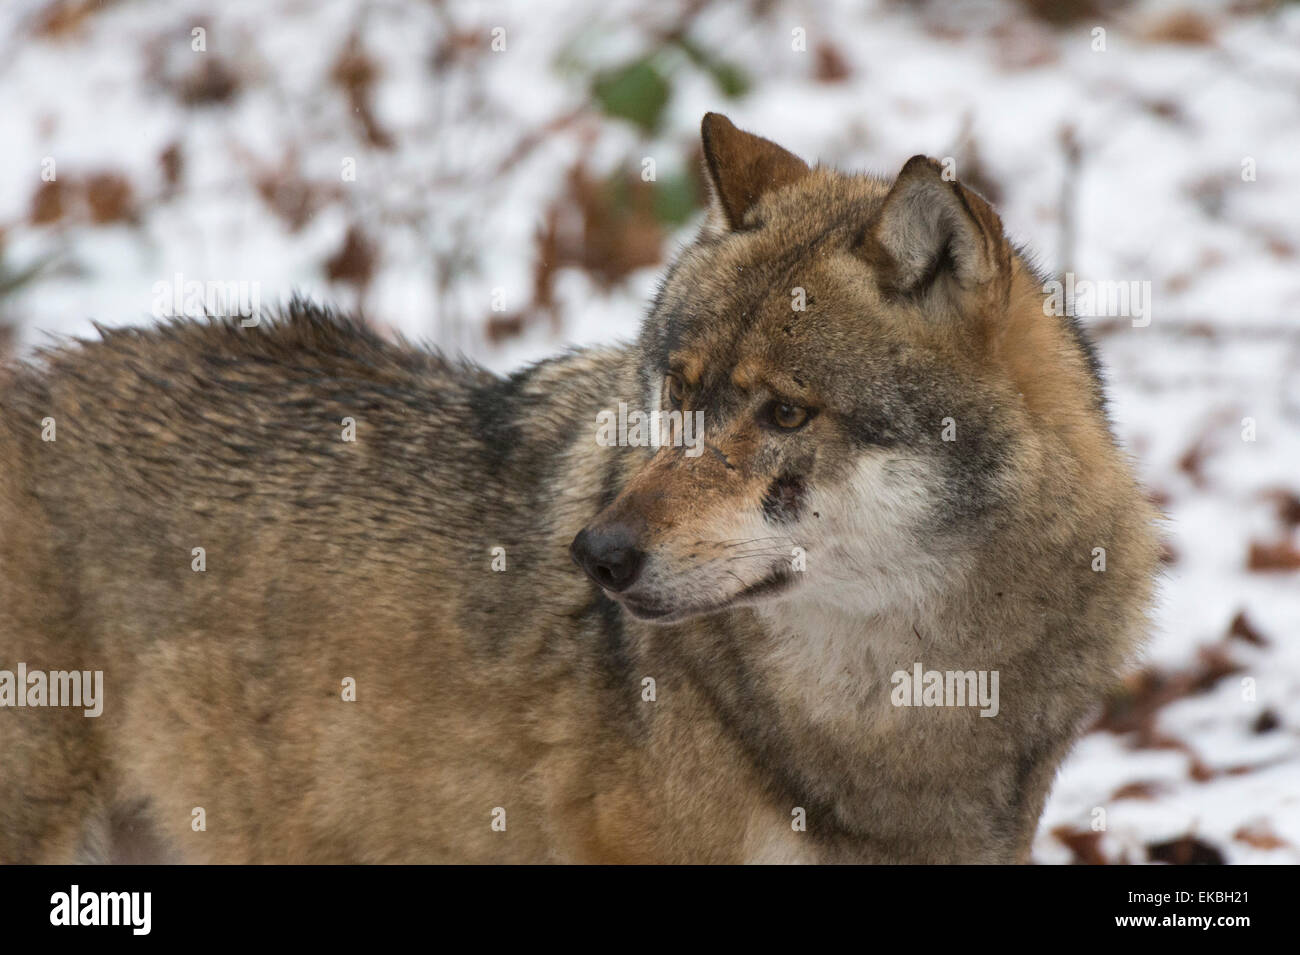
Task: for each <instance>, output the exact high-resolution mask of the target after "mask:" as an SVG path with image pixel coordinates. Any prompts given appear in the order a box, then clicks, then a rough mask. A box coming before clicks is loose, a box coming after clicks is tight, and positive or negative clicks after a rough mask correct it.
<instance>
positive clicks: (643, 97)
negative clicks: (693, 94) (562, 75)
mask: <svg viewBox="0 0 1300 955" xmlns="http://www.w3.org/2000/svg"><path fill="white" fill-rule="evenodd" d="M670 93H671V89H670V88H669V85H668V81H667V80H666V79H665V78H664V76H663V74H662V73H661V72H660V71H659V69H658V68H657V67H656V66H655V65H654V64H653V63H652V62H651V61H650V59H649V58H648V57H645V58H642V59H639V60H634V61H633V62H631V63H629V64H627V65H626V66H623V67H620V68H619V69H616V70H610V71H606V72H604V73H601V74H600V75H598V76H597V77H596V78H595V80H594V81H593V83H592V95H593V96H594V97H595V98H596V101H597V102H598V103H600V106H601V109H603V110H604V111H605V112H606V113H607V114H609V115H610V116H617V117H618V118H619V119H626V120H628V121H629V122H632V123H635V124H636V125H637V126H639V127H641V129H642V130H643V131H645V132H647V133H653V132H654V131H655V130H656V129H658V128H659V121H660V120H661V119H662V118H663V112H664V107H665V106H666V105H668V96H669V94H670Z"/></svg>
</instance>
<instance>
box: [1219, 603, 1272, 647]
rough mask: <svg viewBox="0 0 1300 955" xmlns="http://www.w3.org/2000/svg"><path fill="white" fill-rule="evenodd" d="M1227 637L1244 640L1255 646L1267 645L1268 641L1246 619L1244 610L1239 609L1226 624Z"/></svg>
mask: <svg viewBox="0 0 1300 955" xmlns="http://www.w3.org/2000/svg"><path fill="white" fill-rule="evenodd" d="M1228 638H1229V639H1236V640H1245V641H1246V642H1247V643H1253V644H1254V645H1255V646H1257V647H1266V646H1268V641H1267V640H1266V639H1264V637H1263V635H1262V634H1261V633H1260V632H1259V631H1258V630H1256V629H1255V628H1254V626H1252V625H1251V622H1250V621H1249V620H1247V619H1246V611H1244V610H1239V611H1238V612H1237V615H1236V616H1235V617H1233V618H1232V623H1231V624H1230V625H1229V626H1228Z"/></svg>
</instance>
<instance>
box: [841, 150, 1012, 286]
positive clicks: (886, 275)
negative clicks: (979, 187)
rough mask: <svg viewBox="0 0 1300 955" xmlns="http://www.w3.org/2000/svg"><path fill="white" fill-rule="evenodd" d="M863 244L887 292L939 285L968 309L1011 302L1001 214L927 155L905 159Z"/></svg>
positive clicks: (863, 251)
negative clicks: (999, 216)
mask: <svg viewBox="0 0 1300 955" xmlns="http://www.w3.org/2000/svg"><path fill="white" fill-rule="evenodd" d="M859 251H860V253H861V254H862V255H863V257H865V258H866V259H867V260H868V261H869V262H871V264H872V265H873V266H874V267H875V269H876V276H877V281H878V282H879V283H880V285H881V287H882V288H883V289H884V290H885V291H887V292H891V293H901V294H907V295H926V294H929V293H931V292H932V291H935V292H938V293H939V294H941V295H944V296H946V297H947V298H948V304H951V305H953V306H954V307H956V308H957V310H958V311H961V312H964V311H968V310H970V309H971V308H972V307H973V308H980V307H987V306H996V305H999V304H1001V305H1005V304H1006V301H1007V298H1008V296H1009V294H1010V289H1011V249H1010V246H1009V245H1008V243H1007V240H1006V237H1005V236H1004V235H1003V232H1002V220H1001V219H1000V218H998V214H997V213H996V212H994V211H993V208H992V207H991V206H990V205H989V204H988V203H987V202H985V201H984V199H983V198H981V197H980V196H979V195H978V194H977V193H975V192H972V191H971V190H970V189H967V188H966V187H965V186H963V185H962V184H961V183H959V182H957V181H956V180H955V179H946V178H945V177H944V175H943V166H941V165H940V164H939V163H938V162H937V161H936V160H933V159H927V158H926V157H925V156H913V157H912V158H911V159H909V160H908V161H907V163H906V164H905V165H904V166H903V169H902V171H901V172H899V174H898V178H897V179H896V180H895V182H894V185H893V188H891V189H890V191H889V194H888V195H887V196H886V197H885V201H884V204H883V205H882V206H881V208H880V212H879V213H878V214H877V216H876V219H875V221H873V222H872V224H871V225H870V227H868V229H867V232H866V234H865V235H864V236H863V239H862V243H861V246H860V249H859Z"/></svg>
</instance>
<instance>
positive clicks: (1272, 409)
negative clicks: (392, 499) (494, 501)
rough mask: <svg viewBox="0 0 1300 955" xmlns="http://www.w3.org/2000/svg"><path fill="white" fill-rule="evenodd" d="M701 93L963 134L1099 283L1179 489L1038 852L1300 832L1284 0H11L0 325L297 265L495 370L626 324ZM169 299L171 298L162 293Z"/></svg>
mask: <svg viewBox="0 0 1300 955" xmlns="http://www.w3.org/2000/svg"><path fill="white" fill-rule="evenodd" d="M708 110H717V111H720V112H725V113H727V114H728V115H729V116H730V117H731V118H732V119H733V120H734V121H735V122H736V123H737V125H739V126H741V127H742V128H745V129H750V130H753V131H755V132H758V133H760V134H762V135H765V136H767V137H769V138H772V139H775V140H777V141H778V142H780V143H781V144H782V145H784V146H786V147H788V148H790V149H791V150H793V151H794V152H797V153H799V154H800V155H802V156H803V157H805V158H806V159H809V160H810V161H811V160H818V161H821V162H823V163H826V164H829V165H836V166H841V167H845V168H852V169H867V170H872V171H875V172H879V173H882V174H886V175H892V174H893V173H895V172H896V171H897V169H898V168H899V167H900V166H901V165H902V163H903V162H904V161H905V160H906V159H907V158H908V157H909V156H911V155H912V154H914V153H918V152H924V153H928V154H930V155H932V156H936V157H952V158H953V159H954V160H955V164H956V171H957V174H958V176H959V177H960V178H961V179H962V180H963V181H964V182H966V183H967V184H969V185H972V186H974V187H975V188H977V189H978V190H980V191H981V192H982V193H984V195H986V196H987V197H988V198H989V199H991V200H992V201H993V202H994V203H995V204H997V206H998V207H999V209H1000V211H1001V213H1002V217H1003V221H1004V222H1005V224H1006V226H1007V229H1008V232H1009V233H1010V234H1011V235H1012V236H1013V238H1014V239H1015V240H1017V241H1019V242H1022V243H1024V244H1026V245H1027V246H1029V247H1030V248H1031V249H1033V250H1034V251H1035V253H1036V255H1037V257H1038V259H1039V261H1040V262H1041V263H1042V264H1043V265H1044V266H1045V267H1047V268H1048V269H1049V270H1051V271H1053V272H1056V273H1061V272H1065V271H1067V270H1069V271H1072V272H1074V273H1075V274H1076V275H1077V276H1078V277H1079V278H1087V279H1092V280H1102V281H1141V282H1149V283H1150V288H1151V296H1152V315H1151V322H1150V324H1149V325H1146V326H1145V327H1135V326H1134V324H1133V322H1132V321H1131V320H1130V319H1129V318H1095V319H1085V323H1086V324H1087V325H1088V326H1089V327H1090V328H1091V330H1092V333H1093V335H1094V337H1095V338H1096V339H1097V341H1098V343H1099V346H1100V349H1101V354H1102V358H1103V361H1104V362H1105V365H1106V369H1107V376H1108V379H1109V383H1110V391H1111V395H1112V414H1113V418H1114V421H1115V427H1116V430H1117V431H1118V433H1119V435H1120V437H1121V439H1122V440H1123V441H1124V443H1125V444H1126V445H1127V447H1128V448H1129V449H1130V450H1131V452H1132V453H1133V455H1134V456H1135V457H1136V458H1137V460H1138V464H1139V468H1140V471H1141V474H1142V476H1143V479H1144V480H1145V482H1146V484H1147V486H1148V487H1149V488H1150V491H1151V494H1152V495H1153V497H1154V498H1155V500H1156V501H1157V502H1158V503H1159V505H1160V506H1161V508H1162V509H1163V510H1164V512H1165V513H1166V514H1167V516H1168V525H1167V532H1168V541H1169V543H1168V548H1167V553H1166V556H1165V563H1166V573H1165V578H1164V580H1163V582H1162V588H1161V604H1160V607H1159V610H1158V615H1157V624H1158V626H1157V630H1156V633H1155V635H1154V637H1153V639H1152V642H1151V645H1150V647H1149V651H1148V655H1147V658H1146V659H1145V661H1144V662H1143V664H1142V667H1141V669H1140V670H1139V671H1138V672H1137V673H1135V674H1134V675H1133V676H1132V677H1131V679H1129V680H1128V681H1127V682H1126V683H1125V684H1124V685H1123V686H1120V687H1117V688H1116V691H1115V695H1114V698H1113V699H1112V700H1111V701H1110V702H1109V704H1108V705H1107V707H1106V709H1105V711H1104V712H1103V713H1102V714H1101V715H1100V716H1099V718H1098V720H1097V722H1096V724H1095V726H1093V727H1092V729H1091V731H1090V732H1089V733H1088V734H1087V735H1086V736H1085V737H1084V739H1083V740H1082V742H1081V743H1080V745H1079V746H1078V748H1077V749H1076V751H1075V752H1074V754H1073V755H1072V756H1071V758H1070V759H1069V761H1068V762H1067V763H1066V765H1065V766H1064V768H1063V769H1062V772H1061V774H1060V777H1059V779H1058V781H1057V785H1056V788H1055V790H1054V792H1053V794H1052V797H1051V799H1050V801H1049V804H1048V807H1047V811H1046V813H1045V815H1044V818H1043V821H1042V826H1041V828H1040V831H1039V834H1038V838H1037V840H1036V843H1035V850H1034V856H1035V860H1036V861H1038V862H1041V863H1068V862H1082V863H1099V862H1111V863H1146V862H1208V863H1217V862H1229V863H1241V862H1268V863H1296V862H1300V305H1298V304H1297V303H1300V268H1298V267H1297V266H1298V264H1300V4H1297V3H1281V2H1266V0H1233V2H1221V3H1210V2H1202V0H1144V2H1129V0H1064V2H1059V3H1057V2H1051V0H1018V2H1017V0H988V2H973V0H959V2H943V3H941V2H934V3H925V2H904V0H858V2H849V0H821V2H811V0H809V2H798V0H665V2H658V3H653V4H651V3H647V2H644V0H545V2H543V0H452V2H438V0H347V2H344V0H321V2H317V0H222V2H220V3H215V2H211V0H208V2H191V0H4V3H3V4H2V5H0V353H6V352H7V353H9V354H17V355H19V356H26V355H29V354H30V352H31V350H32V349H33V348H34V347H36V346H38V345H40V344H42V343H46V342H48V341H49V336H48V334H47V333H55V334H56V335H68V334H71V335H87V334H93V327H92V322H99V323H103V324H106V325H117V324H140V323H143V322H146V321H150V320H151V319H152V318H153V317H157V316H159V315H160V314H167V313H168V312H169V311H172V312H174V311H193V312H197V311H198V309H199V307H200V306H199V305H197V304H194V303H191V304H192V305H193V307H188V306H187V305H186V303H185V301H184V298H185V297H184V296H175V295H174V290H175V289H177V288H182V289H183V288H185V287H186V286H187V284H188V283H191V282H198V283H244V286H243V287H244V289H245V291H246V293H251V295H252V296H253V297H254V298H256V299H258V300H260V304H261V305H263V306H274V305H275V304H277V303H280V302H283V301H284V300H286V299H287V298H288V297H289V296H290V295H291V294H292V293H293V292H295V291H298V292H303V293H306V294H308V295H311V296H314V297H316V298H318V299H321V300H324V301H329V302H333V303H336V304H338V305H340V306H342V307H346V308H349V309H354V310H358V311H360V312H361V313H362V314H364V316H365V317H366V318H367V320H368V321H370V322H371V323H372V324H373V325H374V326H375V327H377V328H378V329H380V330H381V331H383V332H385V333H391V334H395V335H396V334H401V335H404V336H406V337H408V338H410V339H413V340H417V341H422V342H426V343H429V344H432V345H436V346H439V347H441V348H444V349H446V350H449V351H453V352H464V353H465V354H468V355H469V356H471V357H473V358H475V359H476V360H478V361H480V362H482V363H484V364H486V365H487V366H489V367H491V368H494V369H497V370H508V369H511V368H514V367H517V366H518V365H520V364H521V363H524V362H526V361H529V360H533V359H536V358H539V357H541V356H543V355H545V354H548V353H550V352H553V351H555V350H556V349H558V348H560V347H563V346H566V345H570V344H575V343H577V344H586V343H594V342H604V341H610V340H618V339H628V338H630V337H631V336H632V335H633V334H634V332H635V329H636V326H637V323H638V322H639V320H640V318H641V316H642V314H643V312H644V309H645V307H646V303H647V301H648V299H649V297H650V295H651V294H652V292H653V289H654V285H655V281H656V276H657V274H658V272H659V270H660V268H661V267H662V266H663V264H664V263H665V261H666V260H667V259H668V258H669V257H670V256H671V255H672V253H673V250H674V249H675V248H676V247H677V246H678V245H680V244H681V243H683V242H685V241H687V240H688V239H689V238H690V236H691V235H692V232H693V230H694V228H695V226H696V224H697V223H698V220H699V215H700V210H701V203H702V201H703V198H704V186H703V183H702V181H701V178H700V152H699V145H698V130H699V122H700V117H701V116H702V114H703V113H704V112H706V111H708ZM173 304H174V305H176V306H178V307H176V308H171V307H170V306H171V305H173Z"/></svg>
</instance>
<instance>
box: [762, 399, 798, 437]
mask: <svg viewBox="0 0 1300 955" xmlns="http://www.w3.org/2000/svg"><path fill="white" fill-rule="evenodd" d="M768 417H770V418H771V420H772V424H774V425H776V426H777V427H778V428H780V429H781V430H782V431H794V430H795V429H796V428H802V427H803V426H804V424H805V422H807V420H808V409H807V408H800V407H799V406H798V405H791V404H786V403H785V402H784V401H775V402H773V403H772V406H771V410H769V411H768Z"/></svg>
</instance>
